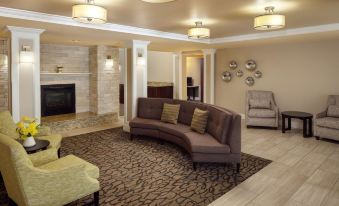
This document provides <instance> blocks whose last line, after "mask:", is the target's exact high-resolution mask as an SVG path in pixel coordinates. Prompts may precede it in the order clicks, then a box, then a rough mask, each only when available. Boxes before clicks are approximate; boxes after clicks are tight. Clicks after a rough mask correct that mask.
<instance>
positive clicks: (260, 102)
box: [249, 99, 271, 109]
mask: <svg viewBox="0 0 339 206" xmlns="http://www.w3.org/2000/svg"><path fill="white" fill-rule="evenodd" d="M249 103H250V108H255V109H270V108H271V103H270V100H269V99H250V100H249Z"/></svg>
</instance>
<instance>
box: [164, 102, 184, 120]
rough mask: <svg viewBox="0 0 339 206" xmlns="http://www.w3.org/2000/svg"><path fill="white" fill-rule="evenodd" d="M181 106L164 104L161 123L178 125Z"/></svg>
mask: <svg viewBox="0 0 339 206" xmlns="http://www.w3.org/2000/svg"><path fill="white" fill-rule="evenodd" d="M179 110H180V104H167V103H164V108H163V110H162V114H161V121H162V122H167V123H172V124H177V123H178V116H179Z"/></svg>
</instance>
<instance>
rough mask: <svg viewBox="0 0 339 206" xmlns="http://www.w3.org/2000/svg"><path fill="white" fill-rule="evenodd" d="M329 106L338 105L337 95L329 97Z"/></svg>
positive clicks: (338, 98) (338, 96) (338, 97)
mask: <svg viewBox="0 0 339 206" xmlns="http://www.w3.org/2000/svg"><path fill="white" fill-rule="evenodd" d="M329 105H339V95H329V96H328V101H327V106H329Z"/></svg>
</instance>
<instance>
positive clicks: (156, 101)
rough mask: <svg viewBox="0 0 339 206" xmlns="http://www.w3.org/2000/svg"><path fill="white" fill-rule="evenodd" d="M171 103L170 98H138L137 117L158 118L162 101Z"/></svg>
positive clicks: (162, 104)
mask: <svg viewBox="0 0 339 206" xmlns="http://www.w3.org/2000/svg"><path fill="white" fill-rule="evenodd" d="M165 102H166V103H173V100H172V99H162V98H139V99H138V117H140V118H145V119H158V120H160V118H161V114H162V110H163V106H164V103H165Z"/></svg>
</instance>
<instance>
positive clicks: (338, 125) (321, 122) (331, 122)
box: [315, 117, 339, 129]
mask: <svg viewBox="0 0 339 206" xmlns="http://www.w3.org/2000/svg"><path fill="white" fill-rule="evenodd" d="M315 124H316V125H317V126H320V127H326V128H331V129H339V118H334V117H325V118H320V119H316V120H315Z"/></svg>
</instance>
